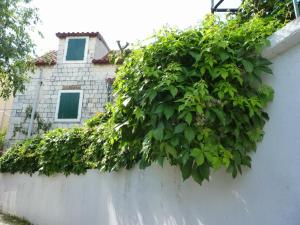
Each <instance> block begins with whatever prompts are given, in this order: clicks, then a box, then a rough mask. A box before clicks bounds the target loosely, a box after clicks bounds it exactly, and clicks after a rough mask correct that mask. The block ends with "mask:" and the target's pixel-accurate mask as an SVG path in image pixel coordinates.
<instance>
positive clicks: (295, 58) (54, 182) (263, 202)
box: [0, 28, 300, 225]
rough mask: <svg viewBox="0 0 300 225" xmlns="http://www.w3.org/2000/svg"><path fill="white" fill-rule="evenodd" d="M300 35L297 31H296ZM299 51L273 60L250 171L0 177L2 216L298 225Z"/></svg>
mask: <svg viewBox="0 0 300 225" xmlns="http://www.w3.org/2000/svg"><path fill="white" fill-rule="evenodd" d="M299 30H300V28H299ZM299 58H300V45H299V44H298V45H297V46H293V48H290V49H288V50H286V51H285V52H284V53H282V52H281V54H279V55H277V56H276V57H275V58H273V59H272V61H273V63H274V64H273V65H272V68H273V72H274V75H266V82H267V83H269V84H270V85H271V86H272V87H273V88H274V90H275V98H274V101H273V102H272V103H271V104H270V105H269V107H268V108H267V111H268V112H269V116H270V120H269V121H268V122H267V124H266V126H265V128H264V130H265V136H264V139H263V141H262V142H261V143H260V144H259V145H258V148H257V152H256V153H254V154H253V155H252V159H253V163H252V169H244V170H243V176H238V177H237V178H236V179H233V178H231V177H230V175H228V174H227V173H225V172H224V171H218V172H215V173H213V175H212V176H211V178H210V182H209V183H207V182H204V184H203V185H202V186H199V185H198V184H196V183H195V182H194V181H193V180H191V179H189V180H187V181H186V182H183V181H182V179H181V176H180V171H179V169H178V168H177V167H170V166H168V165H165V167H164V168H160V167H158V166H155V165H153V166H151V167H150V168H147V169H145V170H139V169H138V168H134V169H131V170H129V171H127V170H122V171H119V172H116V173H110V174H109V173H100V172H98V171H96V170H90V171H89V172H88V173H87V174H86V175H80V176H76V175H71V176H69V177H64V176H63V175H56V176H51V177H46V176H38V175H33V176H32V177H30V176H28V175H20V174H15V175H11V174H1V175H0V210H3V211H4V212H7V213H11V214H16V215H18V216H23V217H25V218H27V219H29V220H31V221H32V222H33V223H34V224H39V225H53V224H55V225H82V224H91V225H94V224H105V225H283V224H284V225H299V224H300V213H299V212H300V173H299V171H300V154H299V150H300V132H299V124H300V113H299V112H300V98H299V96H300V88H299V83H300V76H299V72H298V71H300V63H298V62H299Z"/></svg>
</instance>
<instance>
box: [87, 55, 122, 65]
mask: <svg viewBox="0 0 300 225" xmlns="http://www.w3.org/2000/svg"><path fill="white" fill-rule="evenodd" d="M92 63H93V64H98V65H114V63H112V62H110V60H109V53H108V54H106V55H105V56H103V57H102V58H101V59H93V60H92ZM122 63H123V60H119V61H118V62H117V64H118V65H119V64H122Z"/></svg>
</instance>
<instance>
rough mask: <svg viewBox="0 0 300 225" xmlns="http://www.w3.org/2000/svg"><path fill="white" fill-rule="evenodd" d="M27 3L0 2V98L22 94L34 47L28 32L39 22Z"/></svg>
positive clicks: (17, 1)
mask: <svg viewBox="0 0 300 225" xmlns="http://www.w3.org/2000/svg"><path fill="white" fill-rule="evenodd" d="M30 2H31V0H1V1H0V97H4V98H8V97H9V96H10V95H11V94H16V92H17V91H23V90H24V82H25V81H26V79H27V75H26V74H27V72H28V71H29V70H31V69H32V68H33V64H32V60H31V59H30V58H29V56H30V55H31V54H32V53H33V48H34V44H33V42H32V40H31V37H30V35H29V32H30V31H32V30H33V27H34V25H36V24H37V22H38V21H39V19H38V17H37V10H36V9H35V8H32V7H29V6H28V5H29V3H30Z"/></svg>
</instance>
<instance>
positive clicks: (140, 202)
mask: <svg viewBox="0 0 300 225" xmlns="http://www.w3.org/2000/svg"><path fill="white" fill-rule="evenodd" d="M215 175H216V176H214V177H215V178H216V179H214V178H213V179H212V180H211V181H210V183H209V184H208V183H206V184H204V185H203V186H199V185H198V184H196V183H195V182H194V181H193V180H191V179H190V180H188V181H186V182H184V183H183V182H182V180H181V179H180V172H179V170H178V169H176V168H174V167H173V168H171V167H170V166H166V167H165V168H164V169H162V168H160V167H151V168H149V169H147V170H144V171H140V170H136V169H135V170H132V171H122V172H119V173H118V174H114V175H113V176H111V178H109V177H106V178H108V179H109V180H111V181H108V180H106V181H105V182H101V184H99V185H100V186H99V189H100V190H101V192H104V193H105V200H104V199H103V198H102V197H100V199H98V200H99V201H102V202H103V204H105V208H106V212H107V213H106V217H107V218H106V221H103V220H102V221H101V222H102V223H103V222H104V223H105V224H110V225H194V224H195V225H219V224H243V220H240V219H242V218H245V217H248V216H249V215H250V214H251V213H250V210H249V208H248V205H247V201H246V200H245V199H244V198H243V197H242V194H240V192H239V191H238V190H234V189H233V186H234V183H236V182H235V181H233V180H232V179H231V177H230V176H229V175H228V174H225V172H224V171H223V172H220V173H219V174H215ZM239 179H240V182H242V180H243V179H244V178H242V177H239ZM113 180H114V181H113ZM110 182H115V185H108V184H109V183H110ZM103 200H104V201H103ZM103 206H104V205H103ZM102 213H104V212H103V211H102V210H101V211H98V214H102ZM236 213H238V214H239V215H238V217H239V218H237V219H235V218H234V215H235V214H236ZM101 218H102V219H103V218H104V217H103V216H101ZM234 221H235V222H234ZM99 222H100V221H99ZM247 224H252V223H247Z"/></svg>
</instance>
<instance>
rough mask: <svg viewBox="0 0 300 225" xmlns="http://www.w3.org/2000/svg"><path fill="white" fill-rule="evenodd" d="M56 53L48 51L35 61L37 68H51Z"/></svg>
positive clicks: (54, 61) (54, 62)
mask: <svg viewBox="0 0 300 225" xmlns="http://www.w3.org/2000/svg"><path fill="white" fill-rule="evenodd" d="M56 57H57V51H50V52H47V53H46V54H44V55H42V56H40V57H38V58H37V59H36V60H35V65H37V66H51V65H55V64H56Z"/></svg>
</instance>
